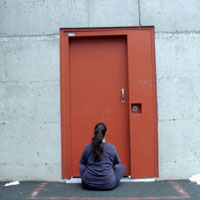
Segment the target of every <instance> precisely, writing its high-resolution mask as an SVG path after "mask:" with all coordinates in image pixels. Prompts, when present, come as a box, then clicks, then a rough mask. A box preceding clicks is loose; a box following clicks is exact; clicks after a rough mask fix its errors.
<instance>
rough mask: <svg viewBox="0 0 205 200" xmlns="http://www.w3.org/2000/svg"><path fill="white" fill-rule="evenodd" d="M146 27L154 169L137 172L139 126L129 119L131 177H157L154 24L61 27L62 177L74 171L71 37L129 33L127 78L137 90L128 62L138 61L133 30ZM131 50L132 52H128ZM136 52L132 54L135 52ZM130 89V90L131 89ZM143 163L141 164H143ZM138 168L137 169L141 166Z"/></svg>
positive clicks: (65, 177) (66, 177)
mask: <svg viewBox="0 0 205 200" xmlns="http://www.w3.org/2000/svg"><path fill="white" fill-rule="evenodd" d="M138 30H139V31H143V30H144V31H147V32H149V35H150V37H151V39H150V41H151V53H150V55H151V65H152V89H153V92H152V95H153V104H152V106H153V107H152V110H153V128H154V130H153V132H154V133H153V136H154V138H153V148H154V149H153V152H154V153H153V156H154V158H153V162H154V163H153V165H154V168H153V172H151V175H148V176H146V175H142V177H139V176H137V173H136V169H135V168H136V165H139V163H136V160H137V159H136V158H135V151H136V145H135V140H136V139H137V138H136V135H135V132H134V130H135V129H136V128H137V127H136V125H135V123H133V122H132V119H131V120H130V154H131V160H130V162H131V163H130V164H131V165H130V167H131V177H132V178H151V177H158V134H157V131H158V127H157V95H156V94H157V93H156V67H155V50H154V49H155V46H154V27H129V28H127V27H126V28H71V29H68V28H63V29H60V88H61V89H60V91H61V145H62V179H70V178H71V176H72V172H71V142H70V141H71V140H70V138H71V132H70V103H69V101H68V100H69V99H70V94H69V91H70V85H69V37H89V36H116V35H126V36H127V43H128V47H129V46H130V50H129V49H128V79H129V85H130V86H129V90H131V91H134V88H133V87H132V83H131V82H130V81H131V80H132V79H133V76H132V75H131V73H132V72H133V73H134V72H135V71H133V70H132V69H131V68H129V64H136V63H134V62H133V56H134V53H135V52H134V51H135V50H134V48H133V49H132V45H131V44H132V42H131V41H130V40H131V39H132V38H134V35H133V34H134V31H135V32H136V31H138ZM129 54H130V56H129ZM132 55H133V56H132ZM129 93H130V92H129ZM129 99H130V100H129V101H130V102H129V113H130V116H131V115H132V114H131V103H132V99H133V95H132V94H130V95H129ZM143 166H144V165H142V166H141V168H143ZM141 168H138V169H137V170H142V169H141Z"/></svg>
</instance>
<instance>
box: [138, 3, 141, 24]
mask: <svg viewBox="0 0 205 200" xmlns="http://www.w3.org/2000/svg"><path fill="white" fill-rule="evenodd" d="M138 13H139V26H141V18H140V0H138Z"/></svg>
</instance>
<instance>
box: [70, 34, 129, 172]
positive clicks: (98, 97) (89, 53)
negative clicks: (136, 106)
mask: <svg viewBox="0 0 205 200" xmlns="http://www.w3.org/2000/svg"><path fill="white" fill-rule="evenodd" d="M126 45H127V41H126V37H125V36H124V37H123V36H118V37H84V38H75V37H73V38H71V39H70V55H69V56H70V63H69V64H70V102H71V104H70V105H71V145H72V147H71V148H72V149H71V157H72V160H71V163H72V175H73V176H79V160H80V156H81V154H82V152H83V149H84V147H85V146H86V144H88V143H90V141H91V138H92V137H93V133H94V126H95V125H96V124H97V123H98V122H103V123H105V124H106V125H107V128H108V135H107V138H106V140H107V141H108V142H110V143H112V144H114V145H115V146H116V148H117V150H118V153H119V156H120V158H121V160H122V163H123V164H125V165H126V168H127V171H126V175H129V173H130V159H129V155H130V154H129V111H128V102H129V101H128V73H127V46H126ZM122 93H124V94H122ZM123 95H125V96H124V99H123V100H125V102H124V101H122V98H123Z"/></svg>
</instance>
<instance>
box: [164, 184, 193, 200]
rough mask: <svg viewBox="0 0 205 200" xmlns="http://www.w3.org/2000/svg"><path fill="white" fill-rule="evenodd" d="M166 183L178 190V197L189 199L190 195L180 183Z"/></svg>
mask: <svg viewBox="0 0 205 200" xmlns="http://www.w3.org/2000/svg"><path fill="white" fill-rule="evenodd" d="M168 183H169V184H170V185H171V186H172V187H173V188H174V189H175V190H176V191H177V192H178V194H179V195H180V197H182V198H184V199H190V198H191V197H190V195H189V194H188V193H187V192H186V191H185V190H184V188H182V187H181V186H180V185H178V184H177V183H176V182H175V181H168Z"/></svg>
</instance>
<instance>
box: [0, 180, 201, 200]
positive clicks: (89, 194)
mask: <svg viewBox="0 0 205 200" xmlns="http://www.w3.org/2000/svg"><path fill="white" fill-rule="evenodd" d="M4 185H5V182H0V200H23V199H25V200H32V199H36V200H41V199H44V200H51V199H52V200H89V199H90V200H126V199H127V200H158V199H160V200H169V199H178V200H180V199H192V200H199V199H200V185H197V184H196V183H194V182H191V181H189V180H171V181H155V182H121V183H120V185H119V186H118V187H117V188H115V189H113V190H109V191H96V190H94V191H93V190H85V189H83V188H82V186H81V184H80V183H59V182H20V184H19V185H13V186H7V187H5V186H4Z"/></svg>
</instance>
